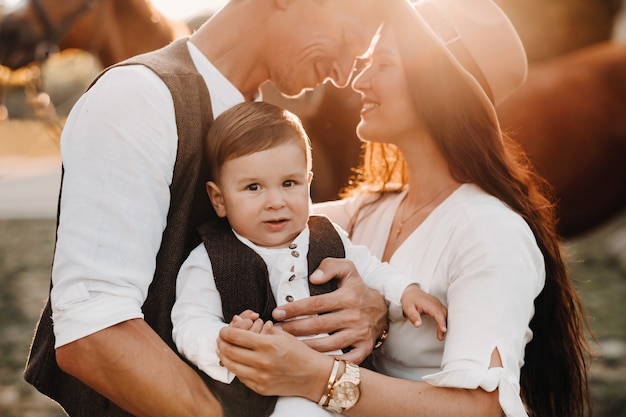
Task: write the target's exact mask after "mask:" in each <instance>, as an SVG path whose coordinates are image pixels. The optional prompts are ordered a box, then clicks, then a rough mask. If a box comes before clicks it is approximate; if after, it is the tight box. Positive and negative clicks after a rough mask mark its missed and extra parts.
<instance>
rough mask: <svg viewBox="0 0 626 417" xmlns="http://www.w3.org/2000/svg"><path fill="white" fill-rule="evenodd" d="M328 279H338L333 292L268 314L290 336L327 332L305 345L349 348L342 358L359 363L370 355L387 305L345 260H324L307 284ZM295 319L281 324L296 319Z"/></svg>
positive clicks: (380, 331)
mask: <svg viewBox="0 0 626 417" xmlns="http://www.w3.org/2000/svg"><path fill="white" fill-rule="evenodd" d="M332 278H337V279H338V280H339V288H338V289H337V291H334V292H332V293H328V294H322V295H317V296H312V297H309V298H305V299H302V300H297V301H294V302H292V303H289V304H285V305H282V306H280V307H277V308H276V309H275V310H274V312H273V313H272V315H273V317H274V319H275V320H277V321H281V323H279V325H280V327H281V328H282V329H283V330H285V331H287V332H289V333H291V334H293V335H294V336H310V335H314V334H319V333H329V334H330V336H328V337H321V338H313V339H308V340H306V343H307V344H308V345H309V346H310V347H312V348H313V349H315V350H317V351H320V352H329V351H332V350H336V349H342V348H346V347H352V350H351V351H350V352H348V353H346V354H344V355H342V358H343V359H346V360H349V361H352V362H355V363H361V362H362V361H363V360H364V359H365V358H366V357H367V356H368V355H369V354H370V353H371V352H372V349H373V347H374V343H375V341H376V339H377V338H378V336H380V335H381V334H382V332H383V329H384V327H385V325H386V322H387V304H386V303H385V300H384V299H383V297H382V295H380V293H378V292H377V291H375V290H372V289H370V288H369V287H368V286H367V285H366V284H365V283H364V282H363V280H362V279H361V277H360V276H359V274H358V272H357V271H356V268H355V267H354V264H353V263H352V262H351V261H349V260H347V259H333V258H327V259H324V260H323V261H322V263H321V264H320V266H319V268H318V269H317V270H316V271H315V272H314V273H313V274H312V275H311V282H313V283H314V284H322V283H324V282H327V281H329V280H330V279H332ZM313 314H319V315H317V316H313V317H307V318H303V319H299V320H291V321H288V322H282V321H283V320H287V319H290V318H295V317H298V316H307V315H313Z"/></svg>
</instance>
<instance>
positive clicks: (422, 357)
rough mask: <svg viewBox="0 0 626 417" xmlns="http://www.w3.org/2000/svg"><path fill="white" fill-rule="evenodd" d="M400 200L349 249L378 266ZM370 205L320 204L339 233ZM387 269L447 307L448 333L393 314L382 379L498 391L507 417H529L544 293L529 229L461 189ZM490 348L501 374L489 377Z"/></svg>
mask: <svg viewBox="0 0 626 417" xmlns="http://www.w3.org/2000/svg"><path fill="white" fill-rule="evenodd" d="M405 193H406V191H404V192H402V193H390V194H386V195H384V196H382V198H381V199H380V200H378V201H377V202H376V203H374V204H373V205H371V206H369V207H368V208H367V209H365V212H366V213H367V215H366V216H365V217H364V218H362V219H361V220H360V221H359V222H358V223H357V225H356V227H355V229H354V233H353V236H351V237H352V240H353V241H354V242H355V243H356V244H367V245H368V246H369V248H370V250H371V251H372V253H373V254H374V255H376V256H378V257H382V254H383V251H384V248H385V245H386V241H387V237H388V235H389V231H390V228H391V224H392V221H393V217H394V214H395V212H396V210H397V208H398V206H399V204H400V202H401V201H402V198H403V196H404V194H405ZM366 198H371V196H370V197H367V196H359V197H357V198H352V199H345V200H342V201H336V202H329V203H321V204H317V205H315V207H314V211H315V212H316V213H322V214H326V215H327V216H328V217H330V218H331V219H332V220H333V221H334V222H336V223H337V224H339V225H340V226H341V227H343V228H346V227H347V226H348V222H349V221H350V219H351V217H352V215H353V214H354V213H355V212H356V210H357V209H358V207H359V206H360V205H361V204H362V202H363V201H365V199H366ZM389 263H390V264H391V265H392V266H395V267H396V268H398V269H399V270H401V271H403V272H405V273H408V274H409V275H410V276H412V277H416V279H417V281H418V282H419V284H420V285H421V287H422V289H423V290H424V291H426V292H429V293H431V294H433V295H435V296H437V297H438V298H439V299H440V300H441V301H442V302H443V303H444V304H445V305H446V306H447V307H448V325H447V327H448V331H447V333H446V336H445V339H444V341H443V342H440V341H438V340H437V338H436V325H435V322H434V320H433V319H432V318H431V317H429V316H426V315H423V325H422V327H420V328H419V329H416V328H415V327H413V325H412V324H411V323H410V322H409V321H407V320H405V319H404V317H403V316H402V311H401V310H398V309H397V308H394V307H390V312H389V314H390V331H389V337H388V339H387V341H386V342H385V344H384V345H383V346H382V347H381V349H379V350H377V351H376V352H375V365H376V367H377V370H378V371H379V372H382V373H384V374H387V375H391V376H395V377H400V378H406V379H412V380H424V381H427V382H428V383H430V384H432V385H435V386H442V387H458V388H467V389H473V388H478V387H481V388H483V389H484V390H486V391H493V390H495V389H496V388H497V389H499V399H500V405H501V407H502V409H503V410H504V412H505V414H506V416H508V417H513V416H514V417H524V416H527V413H526V411H525V409H524V406H523V404H522V401H521V398H520V395H519V378H520V369H521V367H522V366H523V364H524V348H525V346H526V344H527V343H528V342H529V341H530V340H531V339H532V332H531V330H530V328H529V323H530V320H531V318H532V316H533V314H534V304H533V302H534V299H535V297H537V295H538V294H539V292H540V291H541V289H542V288H543V284H544V280H545V267H544V261H543V256H542V254H541V252H540V250H539V248H538V246H537V243H536V241H535V238H534V235H533V233H532V232H531V230H530V228H529V227H528V225H527V224H526V222H525V221H524V220H523V219H522V218H521V217H520V216H519V215H518V214H516V213H515V212H513V211H512V210H511V209H509V208H508V207H507V206H506V205H504V204H503V203H502V202H501V201H500V200H498V199H496V198H495V197H493V196H491V195H489V194H487V193H485V192H484V191H483V190H482V189H480V188H479V187H477V186H475V185H471V184H464V185H462V186H461V187H459V188H458V189H457V190H456V191H455V192H454V193H452V194H451V195H450V196H449V197H448V198H447V199H446V200H445V201H444V202H443V203H441V204H440V205H439V206H438V207H437V208H436V209H435V210H433V212H432V213H431V214H430V215H429V217H428V218H427V219H426V220H425V221H424V222H423V223H422V224H421V225H420V226H419V227H418V228H417V229H416V230H415V231H414V232H413V233H412V234H411V235H410V236H409V237H408V238H407V240H406V241H405V242H403V243H402V245H401V246H400V247H399V248H398V249H397V250H396V252H395V253H394V254H393V256H392V257H391V259H390V261H389ZM494 349H497V350H498V352H499V354H500V357H501V359H502V368H489V363H490V359H491V354H492V352H493V350H494Z"/></svg>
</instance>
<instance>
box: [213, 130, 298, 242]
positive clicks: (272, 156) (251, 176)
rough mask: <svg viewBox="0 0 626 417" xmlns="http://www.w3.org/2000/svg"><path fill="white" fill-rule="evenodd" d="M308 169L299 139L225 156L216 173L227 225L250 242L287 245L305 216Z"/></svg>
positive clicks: (296, 233)
mask: <svg viewBox="0 0 626 417" xmlns="http://www.w3.org/2000/svg"><path fill="white" fill-rule="evenodd" d="M309 183H310V171H309V167H308V164H307V159H306V154H305V152H304V149H303V148H302V146H301V145H300V144H298V143H294V142H293V141H292V142H287V143H285V144H282V145H279V146H276V147H274V148H270V149H267V150H264V151H261V152H256V153H253V154H250V155H246V156H242V157H239V158H235V159H231V160H229V161H226V162H225V163H224V164H223V165H222V167H221V172H220V189H221V192H222V195H223V199H224V208H225V212H226V213H225V214H226V216H227V217H228V220H229V222H230V225H231V227H232V228H233V229H234V230H235V231H236V232H237V233H238V234H240V235H242V236H243V237H245V238H247V239H249V240H250V241H252V242H253V243H254V244H256V245H259V246H264V247H271V248H279V247H286V246H289V244H290V243H291V242H292V241H293V239H294V238H295V237H296V236H297V235H298V234H299V233H300V232H301V231H302V230H303V229H304V227H305V226H306V224H307V220H308V216H309V202H310V198H309Z"/></svg>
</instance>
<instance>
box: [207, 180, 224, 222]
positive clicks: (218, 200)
mask: <svg viewBox="0 0 626 417" xmlns="http://www.w3.org/2000/svg"><path fill="white" fill-rule="evenodd" d="M205 187H206V192H207V194H208V195H209V198H210V199H211V205H213V209H215V213H217V215H218V216H219V217H226V205H225V204H224V195H223V194H222V190H220V187H218V186H217V184H216V183H214V182H213V181H207V182H206V184H205Z"/></svg>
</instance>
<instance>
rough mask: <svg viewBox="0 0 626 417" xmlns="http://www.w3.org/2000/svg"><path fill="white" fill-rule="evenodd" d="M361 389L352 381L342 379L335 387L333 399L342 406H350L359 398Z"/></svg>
mask: <svg viewBox="0 0 626 417" xmlns="http://www.w3.org/2000/svg"><path fill="white" fill-rule="evenodd" d="M360 395H361V390H360V389H359V387H358V386H357V385H356V384H355V383H354V382H352V381H340V382H339V383H337V384H336V385H335V386H334V387H333V400H334V401H335V402H336V403H337V405H338V406H340V407H342V408H350V407H352V406H353V405H354V404H356V402H357V401H358V400H359V396H360Z"/></svg>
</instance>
